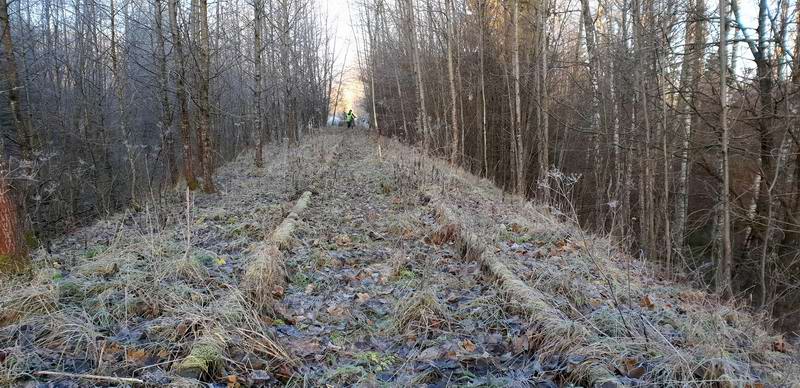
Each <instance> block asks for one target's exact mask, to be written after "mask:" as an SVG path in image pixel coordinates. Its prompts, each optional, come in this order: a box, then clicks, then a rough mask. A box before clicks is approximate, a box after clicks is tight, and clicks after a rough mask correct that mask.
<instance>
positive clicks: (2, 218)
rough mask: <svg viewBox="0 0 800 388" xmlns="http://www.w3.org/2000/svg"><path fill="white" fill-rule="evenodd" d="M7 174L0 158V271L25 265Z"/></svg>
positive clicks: (15, 205)
mask: <svg viewBox="0 0 800 388" xmlns="http://www.w3.org/2000/svg"><path fill="white" fill-rule="evenodd" d="M0 1H2V2H3V4H5V0H0ZM0 158H4V156H0ZM8 176H9V171H8V168H7V167H6V163H5V160H3V159H0V273H15V272H19V271H20V270H22V269H23V268H25V267H26V266H27V255H26V250H25V244H24V239H23V232H22V223H21V222H20V219H19V215H18V214H17V212H18V210H17V204H16V201H15V198H16V196H15V193H14V191H13V190H12V187H11V186H10V185H9V184H8Z"/></svg>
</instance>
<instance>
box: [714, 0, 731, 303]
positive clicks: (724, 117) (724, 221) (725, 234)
mask: <svg viewBox="0 0 800 388" xmlns="http://www.w3.org/2000/svg"><path fill="white" fill-rule="evenodd" d="M727 6H728V3H727V0H719V10H720V11H719V14H720V19H719V31H720V33H719V36H720V42H719V62H720V64H719V71H720V89H719V104H720V108H721V112H720V129H721V141H720V143H721V144H720V145H721V149H722V156H721V165H722V185H721V187H720V199H721V203H720V211H721V212H722V214H721V217H720V221H721V225H720V228H719V232H720V237H719V239H720V242H721V244H722V247H721V248H722V249H721V250H722V251H721V254H720V255H719V261H718V263H717V268H716V289H717V293H719V294H720V296H722V297H723V298H730V297H732V296H733V289H732V285H731V267H732V266H733V258H732V253H731V229H730V227H731V225H730V222H731V220H730V217H731V215H730V196H729V193H728V191H729V188H730V178H729V177H730V170H729V161H728V81H727V72H728V54H727V46H728V42H727V39H728V31H727V28H728V25H727V24H728V20H727V18H728V11H727Z"/></svg>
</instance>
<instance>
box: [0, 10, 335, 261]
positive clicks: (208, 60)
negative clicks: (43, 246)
mask: <svg viewBox="0 0 800 388" xmlns="http://www.w3.org/2000/svg"><path fill="white" fill-rule="evenodd" d="M0 24H2V25H0V28H2V48H1V49H0V53H2V65H3V71H2V77H1V78H2V85H1V86H0V100H1V102H2V105H0V135H1V136H0V139H2V143H0V151H2V157H0V188H2V189H1V191H0V194H1V195H0V230H1V231H2V232H3V233H2V234H1V235H0V255H1V256H0V257H4V258H5V259H4V261H10V260H11V259H10V258H12V257H17V256H23V255H22V254H21V253H22V252H23V251H24V249H23V248H25V246H26V245H32V244H33V243H35V241H36V240H37V239H38V238H44V237H47V236H50V235H52V234H55V233H60V232H63V231H65V230H69V229H70V228H72V227H75V226H77V225H81V224H83V223H85V222H87V221H89V220H91V219H93V218H96V217H98V216H103V215H106V214H109V213H111V212H114V211H117V210H119V209H121V208H124V207H127V206H130V205H138V204H141V203H143V202H144V201H147V200H152V199H153V198H158V197H159V195H160V193H162V192H164V191H165V189H167V188H170V187H188V188H190V189H192V190H194V189H195V188H198V187H200V188H202V189H203V191H205V192H208V193H211V192H214V191H216V187H215V184H214V171H215V169H216V168H217V167H218V166H219V165H220V164H222V163H224V162H225V161H226V160H230V159H232V158H234V157H236V156H237V155H238V154H239V153H241V152H242V151H243V150H245V149H248V148H250V147H252V146H254V145H258V147H257V149H258V152H257V153H256V154H255V155H256V156H255V158H256V159H257V160H256V163H257V164H258V165H259V166H261V165H262V161H263V156H262V151H261V150H262V148H263V145H264V143H266V142H270V141H276V142H281V141H289V142H291V143H294V142H296V141H298V139H299V138H300V137H301V136H302V135H303V134H304V133H306V132H308V131H309V129H310V128H312V127H314V126H317V125H320V124H321V123H324V120H325V119H326V117H327V115H328V105H329V96H330V94H331V93H330V88H331V84H332V81H331V80H332V78H333V71H332V65H333V59H334V58H333V52H334V50H333V40H332V38H331V35H330V33H329V29H328V25H327V20H326V18H325V17H324V15H323V13H322V12H321V10H320V8H319V6H318V4H316V3H315V2H314V1H311V0H306V1H293V0H222V1H217V2H214V3H209V2H207V1H206V0H186V1H181V0H148V1H131V0H11V1H9V0H2V1H0ZM184 185H185V186H184ZM12 205H13V206H12ZM7 220H8V221H7ZM12 220H13V221H12ZM12 224H13V225H14V226H13V227H12V226H11V225H12ZM6 231H9V232H8V233H6ZM6 235H7V236H6Z"/></svg>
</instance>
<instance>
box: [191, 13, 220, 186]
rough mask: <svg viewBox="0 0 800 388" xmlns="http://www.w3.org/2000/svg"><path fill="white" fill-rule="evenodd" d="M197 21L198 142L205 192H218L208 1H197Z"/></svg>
mask: <svg viewBox="0 0 800 388" xmlns="http://www.w3.org/2000/svg"><path fill="white" fill-rule="evenodd" d="M196 7H197V8H196V9H195V12H196V15H195V21H196V22H197V23H199V25H198V26H197V30H196V32H197V33H198V36H196V37H195V39H196V40H197V62H198V63H197V77H196V81H197V110H198V112H197V114H198V116H199V117H198V126H197V135H198V136H197V137H198V141H200V142H201V143H202V144H203V148H202V150H201V154H200V157H201V159H202V160H203V191H204V192H206V193H213V192H216V191H217V189H216V187H214V165H213V163H214V162H213V160H212V149H211V102H210V100H209V83H210V76H211V56H210V51H209V50H210V46H209V38H208V0H196Z"/></svg>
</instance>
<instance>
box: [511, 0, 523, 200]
mask: <svg viewBox="0 0 800 388" xmlns="http://www.w3.org/2000/svg"><path fill="white" fill-rule="evenodd" d="M520 1H521V0H514V46H513V50H514V53H513V56H514V125H513V126H512V137H513V139H512V142H513V147H512V149H513V151H514V163H515V169H514V172H515V175H514V190H515V191H516V193H517V194H519V195H522V196H524V195H525V162H524V160H525V151H524V149H523V144H522V99H521V97H520V85H519V79H520V70H519V2H520Z"/></svg>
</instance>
